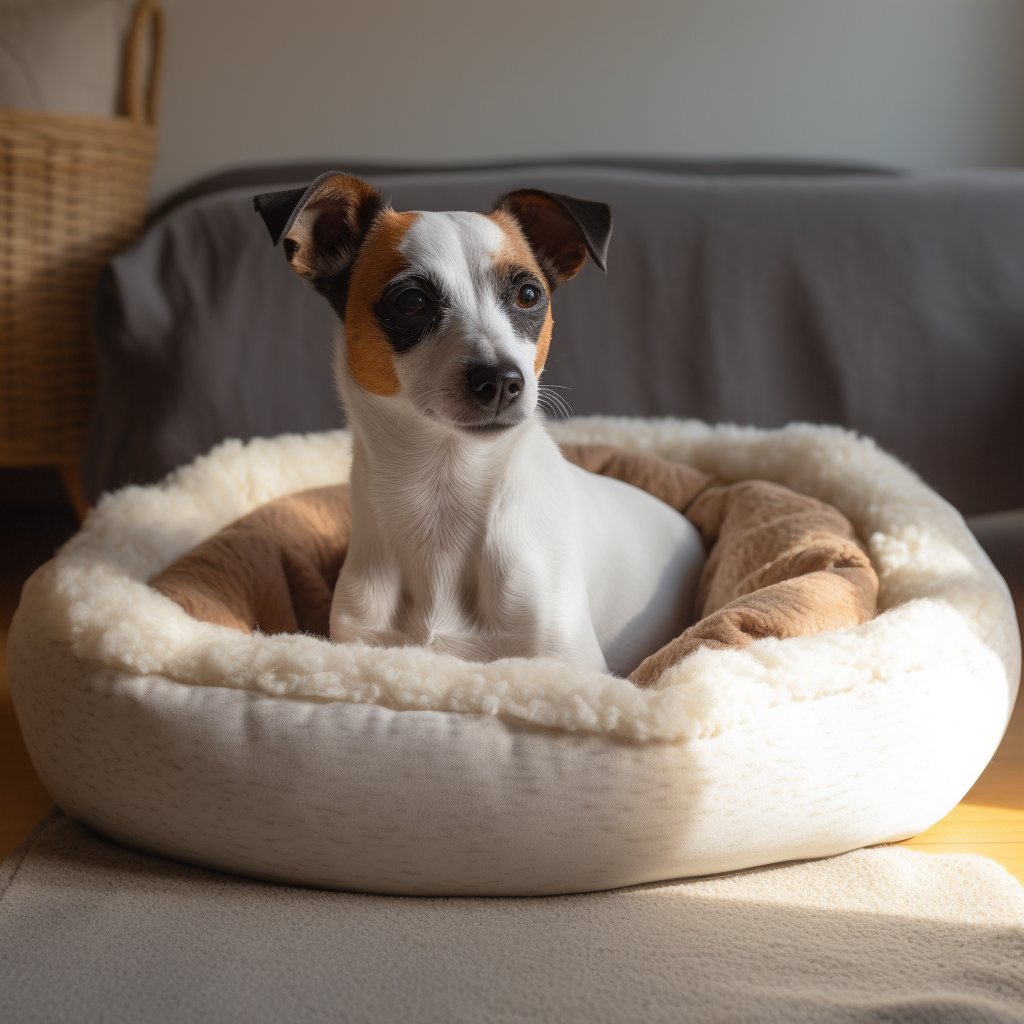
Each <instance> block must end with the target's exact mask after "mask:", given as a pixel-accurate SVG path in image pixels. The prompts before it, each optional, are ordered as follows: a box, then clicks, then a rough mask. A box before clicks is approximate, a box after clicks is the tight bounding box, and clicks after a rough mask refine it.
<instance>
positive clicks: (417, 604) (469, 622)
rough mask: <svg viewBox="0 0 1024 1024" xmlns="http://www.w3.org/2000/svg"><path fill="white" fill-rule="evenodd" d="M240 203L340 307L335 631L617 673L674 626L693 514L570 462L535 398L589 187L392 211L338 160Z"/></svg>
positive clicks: (687, 588) (693, 542)
mask: <svg viewBox="0 0 1024 1024" xmlns="http://www.w3.org/2000/svg"><path fill="white" fill-rule="evenodd" d="M256 207H257V209H258V210H259V211H260V212H261V213H262V214H263V217H264V219H265V221H266V222H267V225H268V227H269V228H270V231H271V235H272V237H273V238H274V240H275V242H276V241H278V240H279V239H280V240H282V241H283V245H284V249H285V253H286V256H287V258H288V261H289V263H290V264H291V266H292V267H293V269H295V270H296V271H297V272H298V273H300V274H301V275H302V276H303V277H305V278H307V279H308V280H310V281H311V282H312V283H313V285H314V286H315V287H316V288H317V290H318V291H320V292H321V293H322V294H323V295H324V296H325V297H326V298H327V299H328V301H330V303H331V304H332V306H333V307H334V309H335V311H336V312H337V314H338V317H339V324H340V326H339V332H338V347H337V377H338V384H339V389H340V392H341V398H342V401H343V403H344V405H345V409H346V411H347V414H348V419H349V424H350V426H351V429H352V436H353V463H352V536H351V542H350V546H349V551H348V556H347V558H346V559H345V563H344V566H343V568H342V571H341V574H340V576H339V579H338V583H337V587H336V590H335V594H334V601H333V605H332V609H331V624H330V628H331V637H332V639H334V640H338V641H351V640H362V641H365V642H367V643H370V644H373V645H377V646H404V645H410V644H411V645H426V646H429V647H431V648H433V649H434V650H436V651H440V652H447V653H450V654H454V655H457V656H459V657H462V658H466V659H470V660H474V661H491V660H494V659H497V658H504V657H537V656H550V657H554V658H559V659H562V660H566V661H571V662H576V663H580V664H584V665H588V666H592V667H593V668H595V669H598V670H610V671H612V672H615V673H618V674H622V675H626V674H628V673H629V672H630V671H631V670H632V669H633V668H634V667H636V665H637V664H638V663H639V662H640V661H641V660H642V659H643V658H644V657H645V656H646V655H648V654H650V653H652V652H653V651H655V650H657V649H658V648H659V647H661V646H662V645H663V644H665V643H667V642H668V641H670V640H671V639H672V638H673V637H675V636H677V635H678V634H679V633H680V632H681V631H682V630H683V629H684V628H685V627H686V625H687V621H688V618H689V615H690V612H691V607H692V600H693V593H694V590H695V588H696V584H697V580H698V576H699V574H700V571H701V568H702V565H703V562H704V552H703V548H702V545H701V541H700V537H699V535H698V534H697V531H696V530H695V529H694V527H693V526H692V525H691V524H690V523H688V522H687V521H686V519H684V518H683V516H682V515H680V514H679V513H678V512H676V511H675V510H673V509H671V508H670V507H669V506H668V505H666V504H664V503H662V502H660V501H658V500H657V499H656V498H653V497H651V496H650V495H648V494H646V493H645V492H643V491H640V490H639V489H637V488H634V487H631V486H629V485H628V484H624V483H620V482H619V481H617V480H613V479H610V478H608V477H603V476H597V475H594V474H591V473H587V472H585V471H584V470H582V469H579V468H578V467H576V466H574V465H572V464H570V463H569V462H567V461H566V460H565V459H564V458H563V457H562V455H561V453H560V451H559V449H558V447H557V445H556V444H555V442H554V441H553V440H552V439H551V437H550V436H549V435H548V433H547V431H546V429H545V427H544V421H543V417H542V416H541V415H540V413H539V411H538V397H539V378H540V375H541V372H542V371H543V368H544V362H545V359H546V356H547V352H548V346H549V344H550V340H551V331H552V319H551V304H550V298H551V292H552V290H553V289H554V288H555V287H557V286H558V285H559V284H561V283H562V282H564V281H566V280H569V279H570V278H571V277H573V276H575V274H576V273H577V272H578V271H579V269H580V268H581V267H582V266H583V263H584V261H585V260H586V256H587V252H588V251H589V252H590V254H591V255H592V256H593V257H594V259H595V262H597V263H598V264H599V265H600V266H601V267H602V269H603V258H604V254H605V252H606V249H607V243H608V238H609V236H610V232H611V216H610V211H609V210H608V207H607V206H605V205H604V204H599V203H590V202H585V201H583V200H578V199H572V198H570V197H568V196H559V195H555V194H552V193H544V192H539V191H532V190H524V191H520V192H514V193H509V194H507V195H505V196H503V197H501V198H500V199H499V200H498V201H497V202H496V203H495V207H494V210H493V212H492V213H491V214H490V215H488V216H485V215H482V214H477V213H461V212H456V213H422V212H421V213H396V212H395V211H393V210H392V209H391V208H390V207H389V206H388V205H387V203H386V202H385V201H384V199H383V198H382V196H381V195H380V194H379V193H378V192H377V191H376V190H374V189H373V188H371V187H370V186H369V185H367V184H366V183H365V182H362V181H359V180H358V179H356V178H352V177H349V176H347V175H343V174H339V173H335V174H329V175H324V176H322V177H321V178H319V179H318V180H317V181H316V182H314V183H313V185H311V186H310V187H309V188H308V189H305V190H295V191H294V192H287V193H273V194H270V195H266V196H259V197H257V200H256Z"/></svg>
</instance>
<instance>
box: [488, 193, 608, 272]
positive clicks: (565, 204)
mask: <svg viewBox="0 0 1024 1024" xmlns="http://www.w3.org/2000/svg"><path fill="white" fill-rule="evenodd" d="M494 209H495V211H504V212H506V213H508V214H510V215H511V216H512V217H513V218H514V219H515V220H516V222H517V223H518V225H519V227H520V229H521V230H522V232H523V235H524V236H525V237H526V240H527V241H528V242H529V244H530V248H531V249H532V250H533V252H534V254H535V255H536V257H537V260H538V262H539V263H540V265H541V267H542V268H543V270H544V274H545V276H546V277H547V279H548V283H549V284H550V285H551V287H552V288H556V287H558V285H560V284H562V283H563V282H564V281H568V280H570V279H571V278H573V277H575V276H576V275H577V274H578V273H579V271H580V270H581V268H582V267H583V264H584V263H585V262H586V261H587V253H589V254H590V255H591V257H592V258H593V260H594V262H595V263H596V264H597V265H598V267H600V268H601V270H604V269H605V259H606V257H607V255H608V242H609V240H610V239H611V234H612V212H611V208H610V207H609V206H608V205H607V204H606V203H594V202H591V201H590V200H589V199H576V198H574V197H573V196H565V195H562V194H561V193H558V192H543V191H541V190H540V189H531V188H524V189H519V190H518V191H516V192H506V193H505V195H503V196H500V197H499V198H498V199H497V200H496V201H495V204H494Z"/></svg>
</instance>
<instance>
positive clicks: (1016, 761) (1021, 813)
mask: <svg viewBox="0 0 1024 1024" xmlns="http://www.w3.org/2000/svg"><path fill="white" fill-rule="evenodd" d="M74 530H75V520H74V516H73V515H72V514H71V510H70V508H69V509H60V508H48V507H44V508H41V509H40V508H29V509H20V510H19V509H15V510H11V509H6V510H0V858H2V857H5V856H6V855H7V854H8V853H9V852H10V851H11V850H13V849H14V847H15V846H17V845H18V843H20V842H21V841H22V840H23V839H24V838H25V837H26V836H27V835H28V833H29V832H30V831H31V829H32V828H33V826H34V825H35V824H36V822H38V821H39V819H40V818H41V817H42V816H43V815H44V814H45V813H46V812H47V811H48V810H49V808H50V805H51V801H50V798H49V796H48V795H47V793H46V790H44V789H43V787H42V784H41V783H40V782H39V780H38V779H37V778H36V774H35V772H34V771H33V770H32V764H31V762H30V761H29V758H28V753H27V751H26V750H25V745H24V743H23V742H22V739H21V733H20V731H19V729H18V723H17V719H16V718H15V715H14V707H13V705H12V704H11V695H10V690H9V688H8V685H7V657H6V643H7V628H8V626H9V625H10V621H11V616H12V615H13V613H14V609H15V606H16V605H17V602H18V595H19V593H20V591H21V585H22V583H23V582H24V581H25V579H26V578H27V577H28V576H29V575H30V573H31V572H32V570H33V569H35V568H36V567H37V566H38V565H40V564H42V562H44V561H45V560H46V559H47V558H49V557H50V555H51V554H52V552H53V550H54V548H56V547H57V546H58V545H59V544H61V543H62V542H63V541H64V540H66V539H67V537H69V536H70V535H71V534H72V533H73V532H74ZM903 845H904V846H908V847H910V848H912V849H915V850H925V851H927V852H929V853H979V854H982V855H983V856H985V857H991V858H992V860H994V861H997V862H998V863H1000V864H1002V865H1003V866H1004V867H1006V868H1007V869H1008V870H1009V871H1010V872H1011V873H1012V874H1014V875H1015V876H1016V877H1017V878H1019V879H1020V880H1021V881H1024V700H1020V701H1018V702H1017V708H1016V711H1015V713H1014V716H1013V721H1012V722H1011V723H1010V728H1009V730H1008V731H1007V734H1006V737H1005V739H1004V740H1003V742H1002V745H1001V746H1000V748H999V750H998V751H997V753H996V755H995V757H994V758H993V759H992V762H991V763H990V764H989V766H988V768H987V769H986V770H985V772H984V774H983V775H982V776H981V778H980V779H979V780H978V782H977V783H976V785H975V786H974V788H973V789H972V790H971V791H970V792H969V793H968V794H967V796H965V797H964V799H963V800H962V801H961V802H960V804H959V805H958V806H957V807H956V808H955V809H954V810H953V811H952V813H950V814H949V815H947V816H946V817H945V818H943V819H942V821H940V822H939V823H938V824H937V825H933V826H932V827H931V828H930V829H928V831H927V832H924V833H922V834H921V835H919V836H916V837H915V838H914V839H911V840H908V841H907V842H906V843H904V844H903Z"/></svg>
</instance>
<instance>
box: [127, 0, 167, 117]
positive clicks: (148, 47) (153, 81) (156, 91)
mask: <svg viewBox="0 0 1024 1024" xmlns="http://www.w3.org/2000/svg"><path fill="white" fill-rule="evenodd" d="M147 51H148V56H149V76H148V80H144V75H145V61H146V56H147ZM163 57H164V12H163V9H162V8H161V7H160V5H159V4H158V3H157V2H156V0H139V2H138V3H137V4H136V5H135V11H134V13H133V14H132V24H131V28H130V29H129V30H128V38H127V39H126V40H125V44H124V78H123V81H122V83H121V112H122V113H123V114H124V115H125V116H126V117H130V118H132V119H133V120H136V121H138V120H144V121H146V123H147V124H153V125H155V124H156V112H157V107H158V105H159V102H160V71H161V68H162V66H163Z"/></svg>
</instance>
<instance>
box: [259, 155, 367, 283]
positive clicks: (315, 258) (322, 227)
mask: <svg viewBox="0 0 1024 1024" xmlns="http://www.w3.org/2000/svg"><path fill="white" fill-rule="evenodd" d="M253 206H255V208H256V211H257V212H258V213H259V214H260V216H261V217H262V218H263V222H264V223H265V224H266V225H267V229H268V230H269V231H270V237H271V239H272V240H273V242H274V245H277V243H278V242H281V243H282V246H283V248H284V254H285V258H286V259H287V260H288V262H289V263H290V264H291V267H292V269H293V270H294V271H295V272H296V273H299V274H301V275H302V276H303V277H305V278H307V279H308V280H310V281H312V282H313V284H314V285H315V286H316V288H317V290H319V291H322V292H325V293H332V292H334V291H335V290H336V289H337V287H338V285H339V284H342V283H344V282H345V281H347V276H348V271H349V268H350V267H351V265H352V260H353V259H355V255H356V253H357V252H358V251H359V247H360V246H361V245H362V244H363V239H364V238H365V237H366V232H367V231H368V230H369V228H370V225H371V224H372V223H373V221H374V219H375V218H376V217H377V215H378V214H380V213H381V212H382V211H383V210H385V209H387V203H386V201H385V199H384V197H383V196H382V195H381V194H380V192H378V191H377V189H375V188H373V186H371V185H367V184H366V182H365V181H360V180H359V178H353V177H352V176H351V175H349V174H342V173H341V172H340V171H329V172H328V173H327V174H321V175H320V177H319V178H317V179H316V181H314V182H313V184H312V185H310V186H309V187H308V188H304V189H302V188H296V189H289V190H288V191H286V192H267V193H265V194H264V195H261V196H256V197H255V198H254V199H253Z"/></svg>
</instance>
